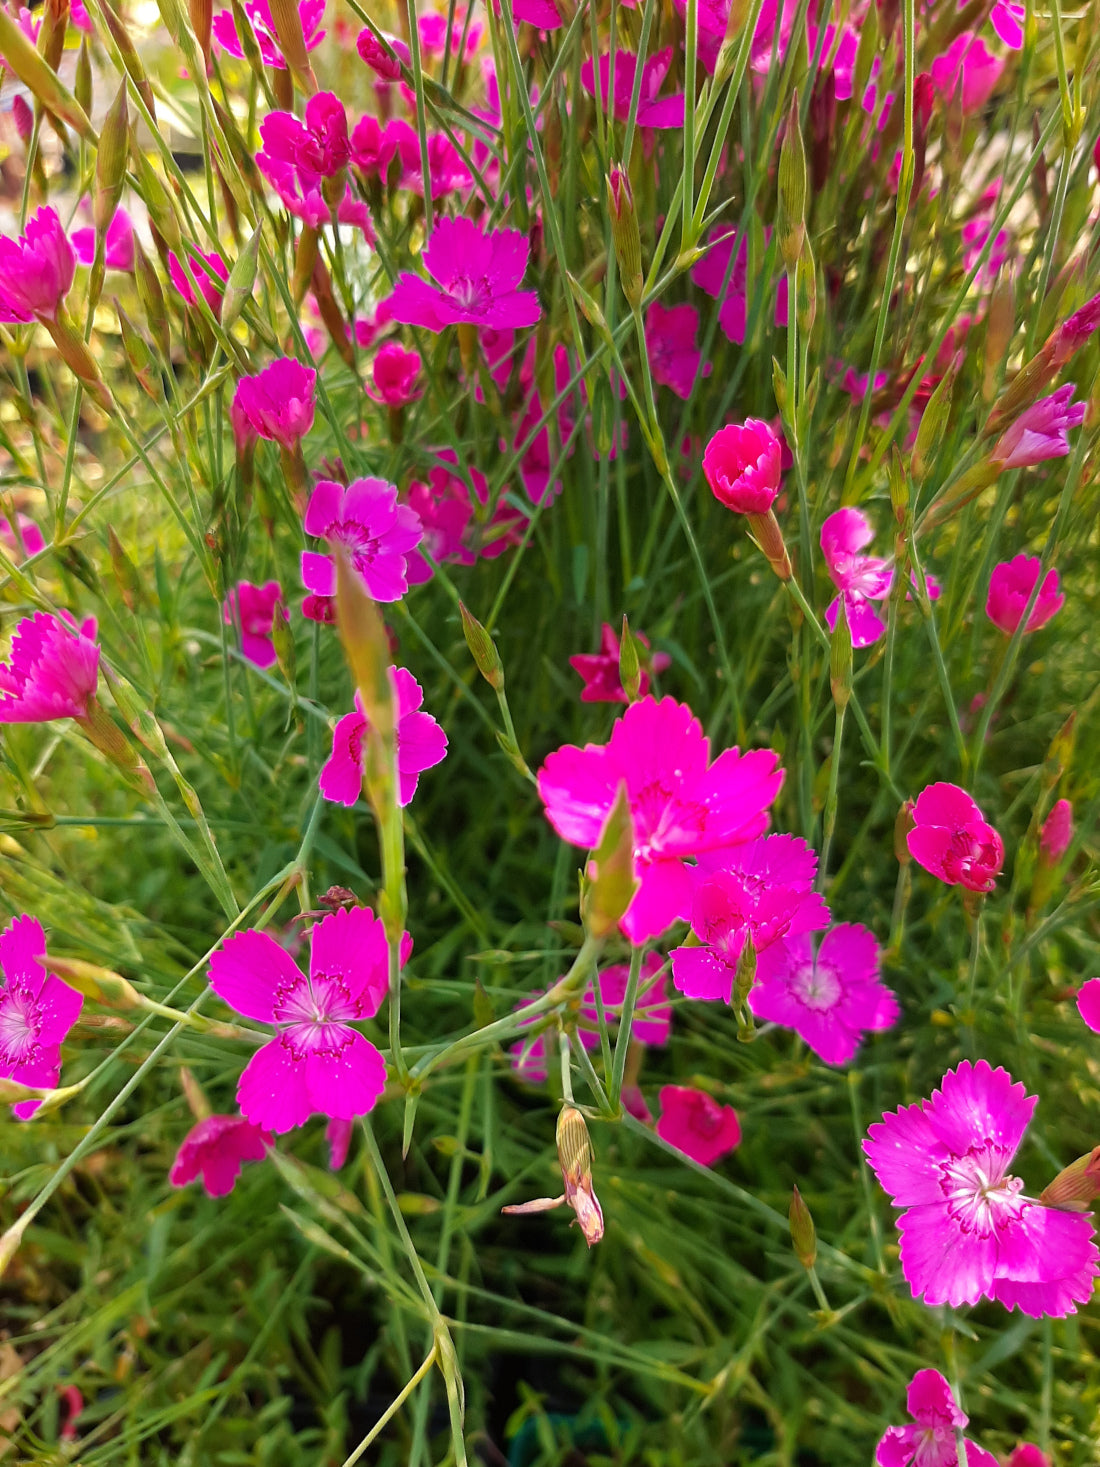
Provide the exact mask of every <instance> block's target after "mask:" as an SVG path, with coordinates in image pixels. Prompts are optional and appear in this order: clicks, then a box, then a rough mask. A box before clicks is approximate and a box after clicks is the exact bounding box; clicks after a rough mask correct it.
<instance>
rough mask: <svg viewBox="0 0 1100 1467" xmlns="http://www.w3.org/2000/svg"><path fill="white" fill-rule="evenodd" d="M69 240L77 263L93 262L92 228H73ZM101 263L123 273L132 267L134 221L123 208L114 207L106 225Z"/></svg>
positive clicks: (93, 234) (126, 272)
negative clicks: (112, 215) (112, 216)
mask: <svg viewBox="0 0 1100 1467" xmlns="http://www.w3.org/2000/svg"><path fill="white" fill-rule="evenodd" d="M71 242H72V247H73V251H74V252H75V254H76V258H77V261H78V263H79V264H81V265H91V264H93V263H94V261H95V230H94V229H74V230H73V232H72V235H71ZM103 263H104V265H105V266H106V267H107V269H108V270H121V271H122V272H123V273H124V274H129V272H130V271H131V270H132V269H133V268H134V221H133V220H132V219H131V218H130V216H129V214H127V212H126V210H125V209H116V210H115V214H114V218H113V219H112V220H111V222H110V224H108V226H107V233H106V234H105V235H104V236H103Z"/></svg>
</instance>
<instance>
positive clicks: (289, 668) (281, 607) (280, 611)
mask: <svg viewBox="0 0 1100 1467" xmlns="http://www.w3.org/2000/svg"><path fill="white" fill-rule="evenodd" d="M274 618H275V619H274V621H273V622H272V623H271V641H272V645H273V646H274V648H275V661H276V663H277V664H278V667H279V671H280V672H281V673H282V675H283V677H285V678H286V681H287V685H288V686H289V687H291V688H293V687H294V670H295V657H296V654H295V651H294V634H293V632H292V631H291V630H290V622H289V621H288V620H287V608H286V604H285V603H284V602H283V601H282V600H281V599H280V600H278V601H276V603H275V606H274Z"/></svg>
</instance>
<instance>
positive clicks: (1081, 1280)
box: [863, 1060, 1100, 1319]
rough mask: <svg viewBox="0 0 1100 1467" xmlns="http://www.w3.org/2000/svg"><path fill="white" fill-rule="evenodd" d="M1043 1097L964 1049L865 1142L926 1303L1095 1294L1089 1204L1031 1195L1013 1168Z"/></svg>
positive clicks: (1029, 1306)
mask: <svg viewBox="0 0 1100 1467" xmlns="http://www.w3.org/2000/svg"><path fill="white" fill-rule="evenodd" d="M1036 1104H1037V1097H1036V1096H1033V1095H1027V1094H1025V1092H1024V1087H1023V1085H1021V1084H1013V1081H1012V1077H1011V1075H1009V1074H1008V1072H1007V1071H1006V1070H1003V1069H999V1068H998V1069H993V1068H992V1067H991V1066H990V1065H989V1063H988V1061H986V1060H979V1061H978V1063H977V1064H972V1063H971V1062H970V1060H963V1062H962V1063H961V1064H960V1065H959V1066H958V1068H957V1069H954V1070H949V1071H948V1073H947V1074H946V1075H944V1077H943V1080H942V1081H941V1082H940V1088H939V1089H938V1090H936V1091H934V1092H933V1094H932V1097H931V1099H930V1100H922V1101H920V1102H919V1104H917V1105H910V1106H903V1107H902V1108H901V1109H900V1110H898V1111H897V1112H895V1113H893V1114H888V1115H885V1116H883V1118H882V1120H881V1121H879V1122H877V1123H876V1124H875V1125H873V1126H871V1128H870V1131H869V1133H868V1134H869V1139H868V1140H866V1141H864V1143H863V1150H864V1152H865V1153H866V1155H867V1159H868V1161H869V1162H870V1164H871V1168H872V1170H873V1171H874V1173H875V1175H876V1176H877V1177H878V1179H879V1181H880V1182H881V1184H882V1186H883V1188H884V1189H885V1191H886V1192H887V1193H888V1194H889V1196H890V1198H891V1200H892V1201H893V1203H894V1206H895V1207H900V1208H903V1209H905V1210H904V1211H903V1212H902V1214H901V1217H900V1218H899V1219H898V1229H899V1231H900V1232H901V1269H902V1273H903V1274H904V1275H905V1278H906V1281H907V1282H908V1284H909V1286H910V1288H911V1289H912V1290H913V1295H914V1297H915V1298H921V1299H923V1300H924V1302H925V1303H926V1304H929V1305H935V1304H950V1305H951V1306H952V1307H957V1306H958V1305H960V1304H976V1303H977V1302H978V1300H979V1299H995V1300H997V1301H998V1302H999V1303H1001V1304H1003V1305H1004V1306H1005V1307H1006V1308H1007V1309H1013V1308H1015V1307H1016V1306H1017V1305H1018V1306H1019V1308H1020V1310H1021V1312H1022V1313H1024V1314H1030V1315H1031V1316H1032V1317H1033V1318H1035V1319H1038V1318H1041V1317H1042V1316H1043V1315H1053V1316H1055V1317H1057V1318H1061V1317H1062V1316H1064V1315H1066V1314H1074V1313H1076V1306H1077V1305H1078V1304H1086V1303H1088V1301H1089V1299H1090V1298H1091V1297H1092V1288H1093V1280H1094V1279H1095V1277H1096V1274H1097V1272H1098V1271H1100V1269H1098V1260H1100V1251H1098V1250H1097V1247H1096V1244H1095V1243H1094V1242H1093V1241H1092V1222H1091V1220H1090V1218H1089V1217H1088V1216H1087V1215H1085V1214H1083V1213H1080V1212H1063V1211H1060V1210H1059V1209H1057V1208H1054V1207H1046V1206H1044V1204H1043V1203H1041V1202H1036V1201H1034V1200H1033V1199H1031V1198H1030V1197H1025V1196H1024V1195H1023V1186H1024V1184H1023V1182H1022V1181H1021V1180H1020V1178H1019V1177H1014V1176H1011V1175H1010V1174H1009V1170H1008V1168H1009V1166H1010V1164H1011V1162H1012V1158H1013V1157H1014V1156H1015V1154H1016V1151H1017V1148H1018V1147H1019V1145H1020V1142H1021V1141H1022V1140H1023V1136H1024V1132H1025V1131H1026V1130H1027V1126H1028V1122H1029V1121H1030V1120H1031V1116H1032V1112H1033V1111H1034V1109H1035V1106H1036Z"/></svg>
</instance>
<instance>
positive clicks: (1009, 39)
mask: <svg viewBox="0 0 1100 1467" xmlns="http://www.w3.org/2000/svg"><path fill="white" fill-rule="evenodd" d="M1026 15H1027V11H1026V10H1025V9H1024V7H1023V6H1022V5H1018V4H1016V0H997V3H996V5H994V7H993V10H992V12H991V14H990V17H989V20H990V24H991V25H992V27H993V29H994V30H995V31H996V32H997V35H998V36H999V37H1000V38H1001V40H1002V41H1003V42H1004V43H1005V45H1006V46H1008V47H1009V49H1010V50H1012V51H1020V50H1022V49H1023V44H1024V18H1025V17H1026ZM1011 1467H1015V1464H1011Z"/></svg>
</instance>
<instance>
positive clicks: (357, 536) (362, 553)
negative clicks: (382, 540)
mask: <svg viewBox="0 0 1100 1467" xmlns="http://www.w3.org/2000/svg"><path fill="white" fill-rule="evenodd" d="M325 539H326V540H332V541H334V542H335V543H336V544H337V545H342V546H343V547H344V549H345V550H346V551H347V552H348V555H349V557H350V558H351V563H352V565H353V566H354V567H355V569H356V570H357V571H359V572H360V573H362V572H363V571H365V570H366V569H367V568H368V567H369V566H370V565H371V563H372V562H373V561H374V560H375V559H376V558H377V556H378V550H379V544H378V540H377V538H376V537H375V536H373V535H371V534H370V533H369V532H368V530H367V527H366V525H361V524H359V522H358V520H341V522H340V523H339V524H336V525H329V527H328V529H327V530H326V531H325Z"/></svg>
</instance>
